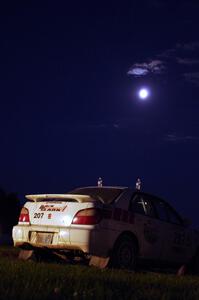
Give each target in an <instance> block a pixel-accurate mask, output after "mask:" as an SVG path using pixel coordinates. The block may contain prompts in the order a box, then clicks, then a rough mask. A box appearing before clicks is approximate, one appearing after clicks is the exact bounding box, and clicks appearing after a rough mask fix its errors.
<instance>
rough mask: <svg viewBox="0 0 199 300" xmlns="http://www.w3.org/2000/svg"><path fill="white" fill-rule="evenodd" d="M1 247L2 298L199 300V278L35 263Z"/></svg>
mask: <svg viewBox="0 0 199 300" xmlns="http://www.w3.org/2000/svg"><path fill="white" fill-rule="evenodd" d="M17 254H18V253H17V251H16V249H14V248H11V247H4V248H2V247H1V248H0V299H60V300H61V299H96V300H97V299H134V300H136V299H140V300H144V299H157V300H159V299H162V300H163V299H164V300H167V299H172V300H177V299H179V300H185V299H186V300H187V299H190V300H191V299H199V277H197V276H195V277H191V276H184V277H177V276H175V275H168V274H167V275H165V274H156V273H136V274H134V273H132V272H127V271H122V270H108V269H107V270H99V269H96V268H94V267H87V266H81V265H62V264H54V263H35V262H31V261H26V262H24V261H19V260H17V259H16V257H17Z"/></svg>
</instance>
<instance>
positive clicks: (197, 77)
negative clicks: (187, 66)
mask: <svg viewBox="0 0 199 300" xmlns="http://www.w3.org/2000/svg"><path fill="white" fill-rule="evenodd" d="M183 76H184V78H185V80H186V81H187V82H189V83H192V84H194V85H196V86H199V72H194V73H184V74H183Z"/></svg>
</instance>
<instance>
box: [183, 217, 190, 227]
mask: <svg viewBox="0 0 199 300" xmlns="http://www.w3.org/2000/svg"><path fill="white" fill-rule="evenodd" d="M183 224H184V226H185V227H189V226H191V225H192V221H191V220H190V219H188V218H183Z"/></svg>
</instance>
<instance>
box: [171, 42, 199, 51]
mask: <svg viewBox="0 0 199 300" xmlns="http://www.w3.org/2000/svg"><path fill="white" fill-rule="evenodd" d="M176 49H181V50H185V51H195V50H198V49H199V42H198V41H195V42H190V43H184V44H180V43H179V44H176Z"/></svg>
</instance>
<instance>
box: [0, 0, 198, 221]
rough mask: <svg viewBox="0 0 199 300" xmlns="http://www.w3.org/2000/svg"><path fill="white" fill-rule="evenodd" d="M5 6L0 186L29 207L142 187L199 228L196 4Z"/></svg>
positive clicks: (0, 52)
mask: <svg viewBox="0 0 199 300" xmlns="http://www.w3.org/2000/svg"><path fill="white" fill-rule="evenodd" d="M4 2H5V3H4V4H2V3H1V4H0V37H1V46H0V104H1V106H0V107H1V109H0V141H1V143H0V187H1V188H3V189H5V190H6V191H8V192H17V193H18V195H19V196H20V197H22V198H23V197H24V194H26V193H63V192H66V191H69V190H70V189H73V188H75V187H78V186H85V185H86V186H87V185H96V182H97V179H98V177H99V176H101V177H102V178H103V182H104V184H105V185H122V186H123V185H124V186H132V187H134V186H135V180H136V178H137V177H138V176H139V177H140V178H141V180H142V182H143V190H144V191H145V192H150V193H154V194H156V195H159V196H161V197H163V198H165V199H166V200H168V201H169V202H170V203H171V204H172V205H173V206H174V207H175V208H176V209H177V210H178V211H179V212H181V213H182V215H183V216H186V217H188V218H190V219H192V220H193V223H194V224H195V225H199V221H198V220H197V218H198V210H197V209H198V207H199V197H198V189H197V187H198V185H199V176H198V174H199V159H198V154H199V118H198V115H199V18H198V15H199V2H198V1H191V0H187V1H183V0H180V1H174V0H172V1H163V0H149V1H143V0H138V1H136V0H135V1H134V0H131V1H125V0H124V1H106V2H103V1H47V2H45V1H38V2H37V1H13V2H12V1H4ZM141 87H147V88H148V89H149V91H150V94H149V97H148V98H147V99H145V100H141V99H139V97H138V91H139V89H140V88H141Z"/></svg>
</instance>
